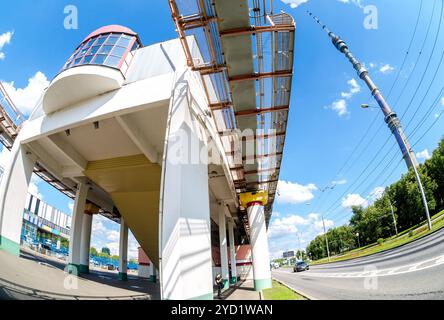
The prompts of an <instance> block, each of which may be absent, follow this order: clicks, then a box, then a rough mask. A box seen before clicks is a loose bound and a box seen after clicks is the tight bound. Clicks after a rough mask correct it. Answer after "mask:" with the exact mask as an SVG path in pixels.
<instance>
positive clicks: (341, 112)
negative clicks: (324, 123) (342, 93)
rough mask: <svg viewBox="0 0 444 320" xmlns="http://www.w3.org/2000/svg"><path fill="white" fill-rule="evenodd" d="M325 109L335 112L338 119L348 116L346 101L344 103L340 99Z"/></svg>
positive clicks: (343, 100)
mask: <svg viewBox="0 0 444 320" xmlns="http://www.w3.org/2000/svg"><path fill="white" fill-rule="evenodd" d="M327 109H331V110H333V111H335V112H336V113H337V114H338V116H340V117H345V116H348V115H349V114H350V112H348V108H347V101H345V99H340V100H337V101H335V102H333V103H332V104H331V105H330V106H328V107H327Z"/></svg>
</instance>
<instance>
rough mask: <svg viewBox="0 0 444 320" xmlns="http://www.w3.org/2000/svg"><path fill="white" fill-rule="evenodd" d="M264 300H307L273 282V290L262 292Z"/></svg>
mask: <svg viewBox="0 0 444 320" xmlns="http://www.w3.org/2000/svg"><path fill="white" fill-rule="evenodd" d="M264 298H265V300H307V299H305V298H304V297H303V296H300V295H298V294H297V293H296V292H294V291H293V290H291V289H289V288H287V287H286V286H284V285H282V284H280V283H279V282H277V281H275V280H273V288H271V289H267V290H264Z"/></svg>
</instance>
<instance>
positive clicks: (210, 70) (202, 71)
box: [192, 65, 227, 76]
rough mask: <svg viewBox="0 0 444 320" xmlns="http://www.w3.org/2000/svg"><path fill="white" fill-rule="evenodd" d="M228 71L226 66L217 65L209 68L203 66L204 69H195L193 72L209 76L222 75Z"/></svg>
mask: <svg viewBox="0 0 444 320" xmlns="http://www.w3.org/2000/svg"><path fill="white" fill-rule="evenodd" d="M226 69H227V67H224V66H217V65H209V66H202V67H193V68H192V70H193V71H197V72H199V73H200V74H201V75H203V76H205V75H209V74H213V73H221V72H224V71H225V70H226Z"/></svg>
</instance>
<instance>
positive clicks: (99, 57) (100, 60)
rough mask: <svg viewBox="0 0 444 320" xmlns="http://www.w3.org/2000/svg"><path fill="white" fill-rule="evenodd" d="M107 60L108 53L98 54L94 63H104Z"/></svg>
mask: <svg viewBox="0 0 444 320" xmlns="http://www.w3.org/2000/svg"><path fill="white" fill-rule="evenodd" d="M105 60H106V55H105V54H98V55H97V56H96V57H95V58H94V60H93V63H94V64H103V63H104V62H105Z"/></svg>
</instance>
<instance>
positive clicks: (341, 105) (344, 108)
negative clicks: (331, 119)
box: [326, 79, 361, 117]
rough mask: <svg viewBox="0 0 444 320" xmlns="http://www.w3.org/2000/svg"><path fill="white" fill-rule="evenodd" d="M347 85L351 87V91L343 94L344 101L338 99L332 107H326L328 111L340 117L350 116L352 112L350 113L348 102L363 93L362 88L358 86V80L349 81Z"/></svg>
mask: <svg viewBox="0 0 444 320" xmlns="http://www.w3.org/2000/svg"><path fill="white" fill-rule="evenodd" d="M347 84H348V86H349V89H348V91H345V92H341V97H342V99H338V100H336V101H334V102H333V103H332V104H331V105H329V106H327V107H326V109H330V110H333V111H335V112H336V113H337V114H338V116H340V117H345V116H348V115H350V112H349V111H348V104H347V100H350V99H351V98H353V97H354V96H355V95H356V94H358V93H359V92H361V86H360V85H359V84H358V81H356V79H350V80H348V81H347Z"/></svg>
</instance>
